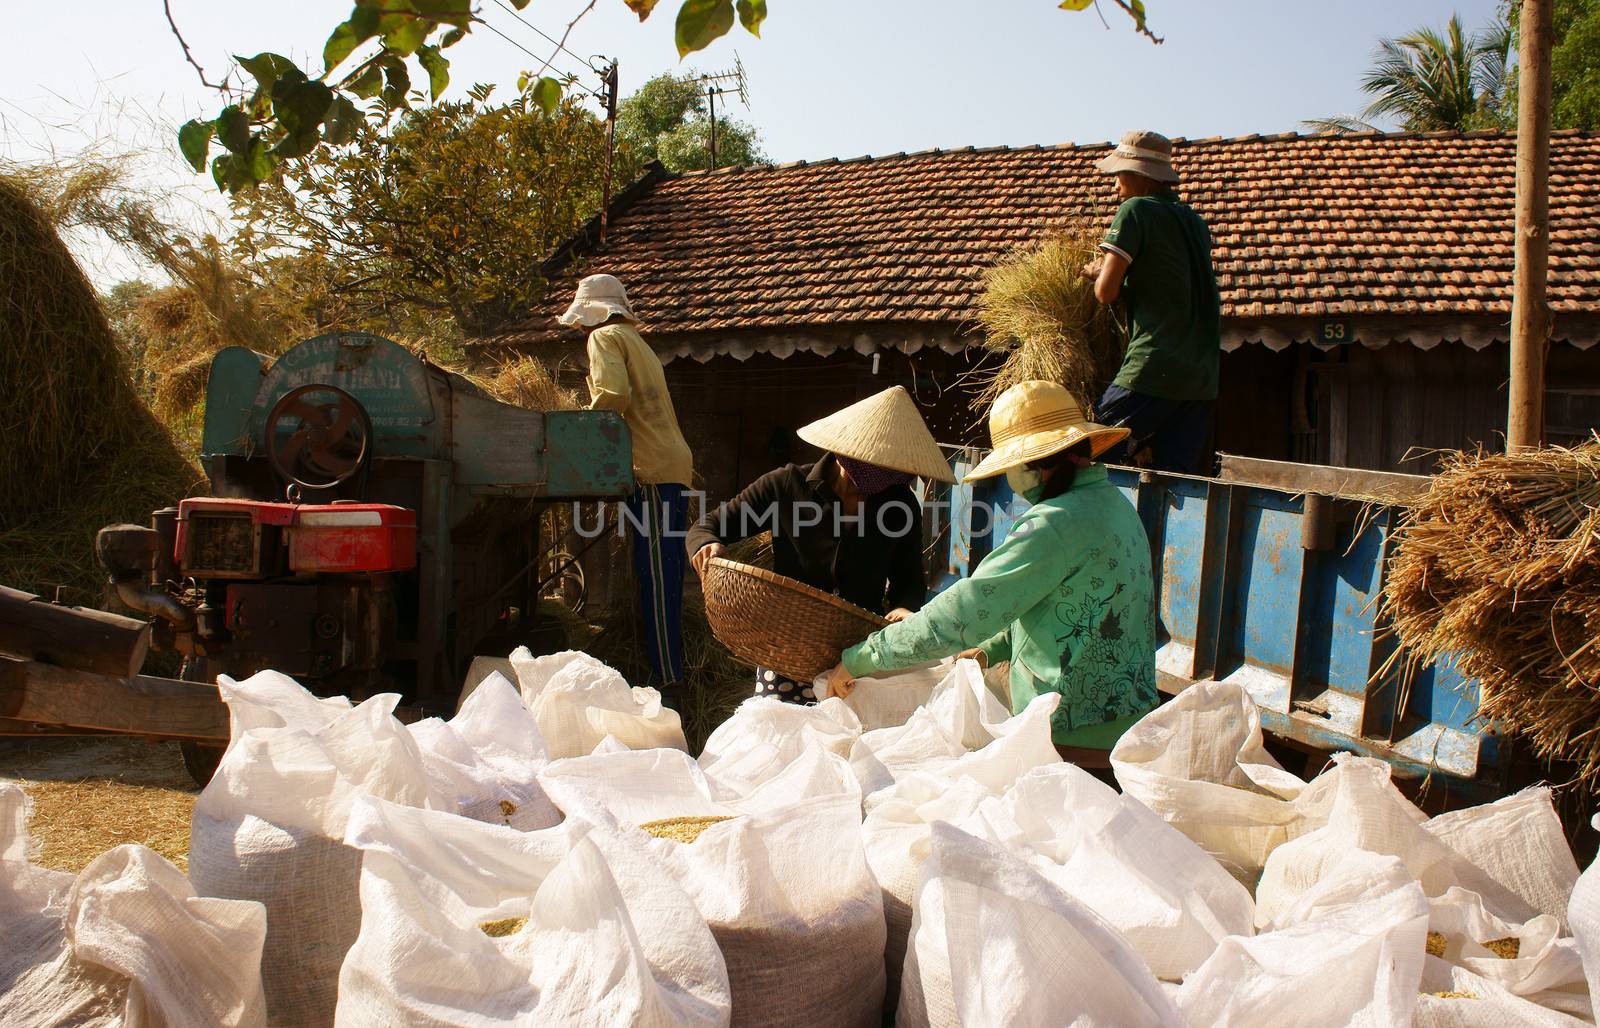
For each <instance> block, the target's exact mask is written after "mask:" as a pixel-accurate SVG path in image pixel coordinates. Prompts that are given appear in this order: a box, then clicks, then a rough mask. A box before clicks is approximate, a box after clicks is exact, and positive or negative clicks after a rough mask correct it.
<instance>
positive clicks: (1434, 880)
mask: <svg viewBox="0 0 1600 1028" xmlns="http://www.w3.org/2000/svg"><path fill="white" fill-rule="evenodd" d="M1389 775H1390V768H1389V765H1388V764H1385V763H1383V762H1382V761H1379V760H1373V759H1371V758H1368V757H1352V756H1350V755H1349V754H1336V755H1335V757H1334V766H1333V768H1332V769H1331V770H1329V771H1326V772H1324V773H1323V774H1321V775H1319V776H1318V777H1317V779H1316V781H1315V782H1313V783H1312V785H1311V786H1310V787H1309V788H1308V789H1307V790H1306V794H1305V795H1304V796H1302V798H1301V805H1302V806H1303V807H1315V808H1317V809H1318V811H1319V816H1320V812H1321V811H1323V810H1325V811H1326V815H1325V818H1324V823H1323V824H1322V826H1321V827H1319V828H1316V829H1314V830H1312V831H1310V832H1308V833H1307V834H1305V835H1302V836H1300V837H1299V838H1296V839H1293V840H1291V841H1289V842H1286V843H1284V844H1283V845H1282V846H1279V847H1278V848H1277V849H1275V850H1274V851H1273V852H1272V855H1271V856H1269V857H1268V858H1267V865H1266V867H1265V869H1263V871H1262V874H1261V882H1260V884H1259V885H1258V886H1257V887H1256V923H1257V924H1258V925H1265V924H1267V923H1268V922H1270V921H1271V920H1272V919H1273V918H1274V917H1276V916H1277V914H1278V913H1279V911H1280V910H1282V909H1284V908H1285V907H1288V906H1290V905H1292V904H1293V903H1295V902H1296V900H1297V899H1298V897H1299V896H1300V894H1302V893H1304V892H1305V891H1307V890H1308V889H1310V888H1311V887H1312V886H1314V885H1315V884H1316V883H1317V881H1318V880H1319V879H1321V878H1323V877H1324V876H1326V875H1328V874H1332V873H1334V872H1336V871H1337V870H1338V869H1339V868H1340V866H1341V864H1342V863H1343V862H1344V861H1346V860H1348V859H1350V858H1351V856H1352V855H1353V854H1356V853H1360V852H1367V853H1377V854H1388V855H1391V856H1396V857H1399V858H1400V859H1401V861H1402V862H1403V863H1404V864H1405V867H1406V871H1407V872H1408V873H1409V874H1410V875H1411V876H1412V878H1414V879H1416V880H1417V881H1418V882H1419V883H1420V884H1421V886H1422V890H1423V892H1424V893H1425V894H1426V895H1428V896H1443V895H1444V894H1445V891H1446V890H1448V889H1449V888H1451V887H1452V886H1461V887H1462V888H1465V889H1470V890H1471V891H1473V892H1475V893H1477V894H1478V895H1480V896H1482V897H1483V901H1484V903H1485V905H1486V906H1487V907H1488V908H1489V909H1490V910H1492V911H1494V912H1495V913H1496V914H1498V915H1499V916H1501V917H1503V918H1506V919H1507V920H1512V921H1518V922H1520V921H1526V920H1529V919H1531V918H1532V917H1533V916H1534V915H1535V914H1537V911H1535V910H1534V909H1533V908H1532V907H1531V906H1529V905H1528V904H1527V903H1526V902H1525V901H1524V900H1522V899H1520V898H1519V897H1517V896H1516V895H1515V894H1514V893H1512V892H1511V891H1510V890H1508V889H1507V888H1505V887H1504V886H1502V885H1500V884H1499V883H1497V882H1495V881H1494V880H1492V879H1491V878H1489V876H1488V875H1487V874H1485V873H1484V872H1483V871H1482V870H1481V869H1479V868H1478V867H1477V866H1476V865H1474V864H1473V863H1472V862H1471V861H1469V860H1467V859H1466V858H1465V857H1463V856H1461V855H1460V854H1459V853H1457V852H1456V851H1455V850H1453V849H1451V848H1450V847H1449V846H1446V845H1445V844H1444V843H1443V842H1440V841H1439V839H1438V838H1437V837H1436V836H1435V835H1434V834H1433V833H1431V832H1429V831H1428V829H1427V828H1426V827H1425V822H1426V821H1427V817H1426V815H1424V814H1423V813H1422V811H1420V810H1418V809H1417V808H1416V806H1415V805H1414V804H1412V803H1411V802H1410V801H1409V800H1407V799H1406V798H1405V797H1404V796H1402V795H1401V794H1400V791H1399V790H1398V789H1396V788H1395V787H1394V783H1393V782H1392V781H1390V777H1389Z"/></svg>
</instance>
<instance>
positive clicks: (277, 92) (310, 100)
mask: <svg viewBox="0 0 1600 1028" xmlns="http://www.w3.org/2000/svg"><path fill="white" fill-rule="evenodd" d="M331 103H333V90H331V89H329V88H328V87H327V86H326V85H324V84H323V83H321V82H291V81H289V80H288V79H284V80H283V81H282V82H279V83H278V84H277V86H275V87H274V88H273V90H272V113H273V114H274V115H276V116H277V119H278V124H279V125H282V126H283V129H284V131H285V132H287V133H289V134H290V135H291V136H296V135H302V134H304V133H306V132H315V131H316V129H317V126H318V125H320V124H322V118H323V115H325V114H326V113H327V112H328V105H329V104H331Z"/></svg>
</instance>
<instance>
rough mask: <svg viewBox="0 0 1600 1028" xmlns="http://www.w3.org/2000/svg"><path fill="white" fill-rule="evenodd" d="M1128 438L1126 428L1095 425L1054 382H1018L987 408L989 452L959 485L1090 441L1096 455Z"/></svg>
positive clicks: (1090, 449) (1064, 390) (1091, 450)
mask: <svg viewBox="0 0 1600 1028" xmlns="http://www.w3.org/2000/svg"><path fill="white" fill-rule="evenodd" d="M1126 438H1128V429H1126V428H1109V427H1107V426H1105V425H1096V424H1095V423H1094V422H1092V421H1090V420H1089V419H1088V418H1086V417H1084V416H1083V408H1081V407H1079V406H1078V402H1077V401H1076V400H1074V399H1073V398H1072V394H1071V393H1069V392H1067V389H1066V387H1065V386H1063V385H1061V384H1059V383H1056V382H1045V381H1040V380H1034V381H1031V382H1018V383H1017V384H1016V385H1014V386H1012V387H1011V388H1010V389H1007V390H1006V391H1005V392H1003V393H1001V394H1000V398H999V399H997V400H995V401H994V406H993V407H992V408H990V410H989V440H990V442H991V443H992V444H993V446H994V449H993V450H991V451H990V453H989V455H988V456H987V457H985V458H983V460H981V461H979V462H978V466H977V467H975V468H973V469H972V470H971V471H969V472H967V475H966V478H965V479H963V481H967V482H971V481H973V480H974V479H979V478H993V477H994V476H996V475H1003V474H1005V473H1006V472H1007V471H1010V470H1011V469H1012V468H1019V467H1021V466H1022V465H1024V464H1027V463H1029V462H1031V461H1036V460H1042V459H1044V458H1045V457H1049V456H1051V455H1052V454H1056V453H1060V452H1061V451H1062V450H1065V449H1066V448H1067V447H1069V446H1073V445H1076V444H1077V443H1080V442H1082V441H1083V440H1085V439H1091V440H1093V442H1091V443H1090V444H1089V452H1090V454H1091V455H1092V456H1095V457H1098V456H1100V455H1101V454H1102V453H1105V452H1106V451H1107V450H1109V449H1111V447H1113V446H1115V445H1117V444H1118V443H1120V442H1122V440H1124V439H1126Z"/></svg>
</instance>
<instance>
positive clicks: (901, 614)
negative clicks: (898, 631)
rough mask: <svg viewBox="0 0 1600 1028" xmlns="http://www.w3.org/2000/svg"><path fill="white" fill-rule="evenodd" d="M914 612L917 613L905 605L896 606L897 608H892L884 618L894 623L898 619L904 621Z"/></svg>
mask: <svg viewBox="0 0 1600 1028" xmlns="http://www.w3.org/2000/svg"><path fill="white" fill-rule="evenodd" d="M913 613H915V612H914V611H910V610H907V609H906V608H904V607H896V608H895V609H893V610H891V611H890V612H889V613H887V614H885V615H884V616H883V619H884V620H885V621H887V622H889V623H890V624H891V625H892V624H894V623H895V622H896V621H904V620H905V619H906V618H908V617H910V616H911V615H912V614H913Z"/></svg>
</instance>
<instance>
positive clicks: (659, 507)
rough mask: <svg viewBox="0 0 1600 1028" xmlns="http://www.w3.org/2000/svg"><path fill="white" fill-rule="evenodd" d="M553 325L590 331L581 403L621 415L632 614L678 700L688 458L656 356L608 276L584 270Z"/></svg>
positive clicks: (664, 691) (669, 701) (659, 676)
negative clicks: (629, 466)
mask: <svg viewBox="0 0 1600 1028" xmlns="http://www.w3.org/2000/svg"><path fill="white" fill-rule="evenodd" d="M561 324H563V325H565V326H567V327H568V328H578V329H581V330H582V331H583V332H584V334H585V335H586V336H587V337H588V346H587V349H588V354H589V409H590V410H614V411H617V412H618V413H620V414H621V415H622V419H623V421H625V422H626V423H627V425H628V432H629V434H630V435H631V436H632V437H633V476H634V480H635V482H636V488H635V490H634V493H633V496H632V497H631V498H630V499H629V501H628V504H627V512H626V516H625V517H624V519H623V520H624V523H625V524H626V525H627V526H628V529H629V532H630V534H631V535H632V536H633V570H634V578H635V580H636V582H637V585H638V591H639V617H640V621H641V623H642V624H643V625H644V639H645V643H646V645H647V646H648V648H649V657H650V666H651V668H652V669H653V670H654V672H655V682H654V683H653V684H654V685H655V686H656V687H657V688H659V689H660V690H661V697H662V702H663V703H665V704H666V705H667V706H669V707H672V708H673V709H675V710H681V709H682V707H683V702H684V699H685V696H684V683H683V627H682V623H683V569H684V564H685V563H686V561H687V554H686V553H685V552H684V548H683V542H682V539H683V534H684V531H685V528H686V527H687V526H686V522H687V521H688V501H687V497H686V496H685V495H684V494H685V492H686V491H687V490H688V488H689V482H690V480H691V478H692V477H693V475H694V458H693V457H692V456H691V455H690V453H689V444H688V443H686V442H684V439H683V432H682V431H680V430H679V428H678V415H677V412H676V411H674V410H673V408H672V396H671V395H670V394H669V393H668V392H667V378H666V374H665V372H664V371H663V369H662V367H661V359H660V358H659V357H657V356H656V354H655V351H654V350H652V349H650V345H649V344H648V343H646V342H645V341H644V337H643V336H641V335H639V330H638V328H637V327H636V324H637V319H636V318H635V317H634V314H633V307H632V306H631V305H630V304H629V302H628V291H627V290H626V289H624V288H623V285H622V283H621V282H619V281H618V280H617V279H616V278H614V277H612V276H611V275H590V276H588V277H587V278H585V279H583V281H581V282H579V283H578V291H577V295H576V296H575V297H574V298H573V300H572V305H571V306H570V307H568V308H567V312H566V313H565V314H563V315H561Z"/></svg>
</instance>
